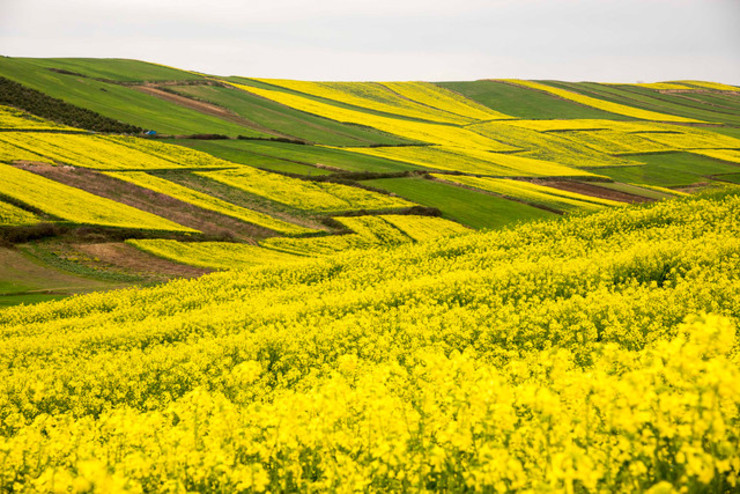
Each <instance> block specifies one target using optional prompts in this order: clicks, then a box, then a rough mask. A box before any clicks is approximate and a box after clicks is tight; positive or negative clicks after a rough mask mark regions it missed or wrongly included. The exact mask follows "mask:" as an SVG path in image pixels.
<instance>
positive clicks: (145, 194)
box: [23, 165, 276, 242]
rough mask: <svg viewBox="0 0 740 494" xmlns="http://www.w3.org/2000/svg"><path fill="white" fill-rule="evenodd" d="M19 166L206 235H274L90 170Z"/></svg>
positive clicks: (250, 238)
mask: <svg viewBox="0 0 740 494" xmlns="http://www.w3.org/2000/svg"><path fill="white" fill-rule="evenodd" d="M23 169H25V170H28V171H30V172H33V173H37V174H39V175H42V176H44V177H46V178H50V179H52V180H56V181H57V182H61V183H63V184H66V185H70V186H72V187H77V188H79V189H82V190H85V191H87V192H90V193H92V194H96V195H99V196H102V197H106V198H108V199H112V200H114V201H117V202H120V203H122V204H126V205H128V206H132V207H135V208H138V209H141V210H143V211H147V212H149V213H153V214H156V215H158V216H161V217H163V218H167V219H168V220H171V221H174V222H176V223H178V224H180V225H183V226H187V227H190V228H194V229H196V230H200V231H201V232H203V233H204V234H206V235H211V236H214V235H215V236H219V235H221V236H225V237H233V238H236V239H240V240H242V241H248V242H249V241H251V242H254V241H255V240H256V239H260V238H267V237H272V236H275V235H276V233H275V232H273V231H271V230H268V229H267V228H264V227H260V226H257V225H252V224H250V223H246V222H243V221H240V220H238V219H236V218H232V217H230V216H225V215H223V214H219V213H216V212H214V211H209V210H206V209H202V208H199V207H198V206H195V205H193V204H189V203H187V202H184V201H181V200H179V199H175V198H173V197H170V196H167V195H165V194H161V193H159V192H154V191H151V190H148V189H145V188H143V187H139V186H137V185H134V184H131V183H128V182H124V181H122V180H118V179H116V178H113V177H108V176H106V175H103V174H102V173H100V172H97V171H94V170H88V169H84V168H72V167H61V166H52V165H45V166H44V165H37V166H24V167H23Z"/></svg>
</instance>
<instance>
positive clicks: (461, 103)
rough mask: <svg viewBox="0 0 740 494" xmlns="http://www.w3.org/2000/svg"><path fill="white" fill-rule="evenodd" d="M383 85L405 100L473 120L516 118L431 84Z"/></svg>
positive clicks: (387, 83)
mask: <svg viewBox="0 0 740 494" xmlns="http://www.w3.org/2000/svg"><path fill="white" fill-rule="evenodd" d="M381 84H382V85H383V86H385V87H387V88H388V89H390V90H391V91H393V92H394V93H397V94H400V95H401V96H403V97H404V98H407V99H410V100H413V101H416V102H418V103H421V104H423V105H425V106H432V107H434V108H437V109H440V110H444V111H447V112H450V113H454V114H456V115H461V116H463V117H468V118H471V119H473V120H502V119H513V118H514V117H511V116H509V115H505V114H503V113H501V112H497V111H495V110H492V109H490V108H488V107H487V106H484V105H481V104H479V103H477V102H475V101H473V100H471V99H468V98H465V97H464V96H462V95H460V94H458V93H455V92H453V91H450V90H448V89H445V88H442V87H439V86H436V85H434V84H432V83H430V82H382V83H381Z"/></svg>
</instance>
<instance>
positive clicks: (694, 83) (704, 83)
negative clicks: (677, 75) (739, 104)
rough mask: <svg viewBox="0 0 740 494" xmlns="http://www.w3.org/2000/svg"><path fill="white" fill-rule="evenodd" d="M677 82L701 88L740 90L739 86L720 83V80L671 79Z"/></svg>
mask: <svg viewBox="0 0 740 494" xmlns="http://www.w3.org/2000/svg"><path fill="white" fill-rule="evenodd" d="M671 82H677V83H681V84H684V85H689V86H692V87H698V88H702V89H714V90H715V91H735V92H740V87H738V86H730V85H729V84H722V83H721V82H708V81H671Z"/></svg>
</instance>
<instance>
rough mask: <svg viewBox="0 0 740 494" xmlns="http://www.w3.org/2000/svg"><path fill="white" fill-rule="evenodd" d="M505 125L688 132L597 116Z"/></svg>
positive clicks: (676, 128) (562, 128) (672, 126)
mask: <svg viewBox="0 0 740 494" xmlns="http://www.w3.org/2000/svg"><path fill="white" fill-rule="evenodd" d="M506 124H507V125H512V126H515V127H525V128H527V129H532V130H536V131H538V132H552V131H556V132H557V131H563V130H613V131H617V132H685V131H686V132H689V131H693V129H689V128H687V127H683V126H680V127H679V126H676V125H670V124H661V123H656V122H643V121H632V122H625V121H621V120H604V119H598V118H574V119H550V120H511V121H507V122H506Z"/></svg>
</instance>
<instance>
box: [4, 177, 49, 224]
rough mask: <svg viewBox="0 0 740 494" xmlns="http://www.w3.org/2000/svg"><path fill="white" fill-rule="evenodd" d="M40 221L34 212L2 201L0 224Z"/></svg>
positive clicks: (34, 222)
mask: <svg viewBox="0 0 740 494" xmlns="http://www.w3.org/2000/svg"><path fill="white" fill-rule="evenodd" d="M1 179H2V177H0V180H1ZM40 221H41V220H40V219H39V217H38V216H36V215H35V214H33V213H31V212H28V211H26V210H24V209H21V208H19V207H18V206H14V205H12V204H8V203H7V202H3V201H0V226H22V225H35V224H36V223H39V222H40Z"/></svg>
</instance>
